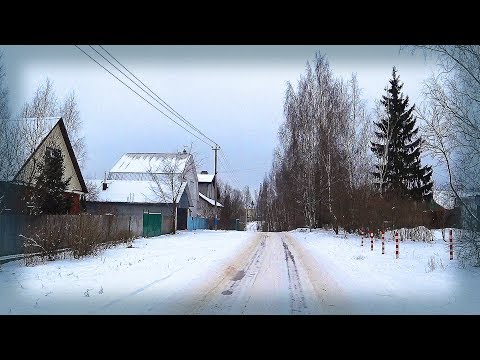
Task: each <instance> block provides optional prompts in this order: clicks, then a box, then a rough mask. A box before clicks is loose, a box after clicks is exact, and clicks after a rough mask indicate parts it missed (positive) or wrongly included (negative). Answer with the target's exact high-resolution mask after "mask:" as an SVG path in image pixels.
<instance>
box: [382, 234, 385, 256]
mask: <svg viewBox="0 0 480 360" xmlns="http://www.w3.org/2000/svg"><path fill="white" fill-rule="evenodd" d="M383 254H385V231H383V230H382V255H383Z"/></svg>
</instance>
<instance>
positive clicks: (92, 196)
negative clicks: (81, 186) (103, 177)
mask: <svg viewBox="0 0 480 360" xmlns="http://www.w3.org/2000/svg"><path fill="white" fill-rule="evenodd" d="M85 186H86V187H87V191H88V193H87V194H86V196H85V199H86V200H87V201H97V200H98V195H100V188H99V187H98V186H97V185H96V184H95V183H94V182H93V181H90V180H86V181H85Z"/></svg>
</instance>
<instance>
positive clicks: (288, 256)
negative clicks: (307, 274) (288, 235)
mask: <svg viewBox="0 0 480 360" xmlns="http://www.w3.org/2000/svg"><path fill="white" fill-rule="evenodd" d="M281 240H282V245H283V249H284V251H285V263H286V266H287V273H288V290H289V291H290V313H291V314H298V313H302V312H303V310H304V309H306V308H307V304H306V302H305V295H304V293H303V289H302V282H301V279H300V275H299V273H298V269H297V264H296V263H295V257H294V256H293V254H292V252H291V251H290V249H289V248H288V245H287V244H286V243H285V239H284V237H283V236H281Z"/></svg>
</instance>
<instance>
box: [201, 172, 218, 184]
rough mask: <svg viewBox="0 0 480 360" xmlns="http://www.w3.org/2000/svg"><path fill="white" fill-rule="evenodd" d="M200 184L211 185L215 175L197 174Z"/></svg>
mask: <svg viewBox="0 0 480 360" xmlns="http://www.w3.org/2000/svg"><path fill="white" fill-rule="evenodd" d="M197 177H198V182H199V183H211V182H212V181H213V178H214V177H215V175H213V174H197Z"/></svg>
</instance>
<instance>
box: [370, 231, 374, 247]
mask: <svg viewBox="0 0 480 360" xmlns="http://www.w3.org/2000/svg"><path fill="white" fill-rule="evenodd" d="M370 250H372V251H373V231H371V232H370Z"/></svg>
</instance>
